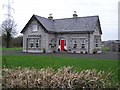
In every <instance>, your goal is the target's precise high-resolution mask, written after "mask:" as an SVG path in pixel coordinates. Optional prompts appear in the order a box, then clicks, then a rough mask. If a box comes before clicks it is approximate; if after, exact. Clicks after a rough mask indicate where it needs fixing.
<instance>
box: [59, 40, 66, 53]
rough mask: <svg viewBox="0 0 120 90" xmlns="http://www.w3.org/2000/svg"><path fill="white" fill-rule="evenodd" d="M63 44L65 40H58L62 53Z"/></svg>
mask: <svg viewBox="0 0 120 90" xmlns="http://www.w3.org/2000/svg"><path fill="white" fill-rule="evenodd" d="M64 43H65V40H60V48H61V50H60V51H64Z"/></svg>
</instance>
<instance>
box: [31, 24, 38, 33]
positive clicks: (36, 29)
mask: <svg viewBox="0 0 120 90" xmlns="http://www.w3.org/2000/svg"><path fill="white" fill-rule="evenodd" d="M32 31H33V32H36V31H38V26H37V25H36V24H33V25H32Z"/></svg>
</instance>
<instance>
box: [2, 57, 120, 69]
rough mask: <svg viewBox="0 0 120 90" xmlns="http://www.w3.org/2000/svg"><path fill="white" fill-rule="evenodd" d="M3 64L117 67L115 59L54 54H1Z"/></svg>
mask: <svg viewBox="0 0 120 90" xmlns="http://www.w3.org/2000/svg"><path fill="white" fill-rule="evenodd" d="M2 63H3V64H2V65H5V63H6V64H7V66H8V67H11V66H12V67H18V66H21V67H35V68H43V67H53V68H59V67H61V66H74V67H76V68H77V69H78V70H79V69H93V68H95V69H97V70H105V71H107V70H109V69H111V70H116V69H117V68H118V61H117V60H98V59H89V58H70V57H56V56H43V55H42V56H34V55H30V56H28V55H25V56H17V55H5V56H3V62H2Z"/></svg>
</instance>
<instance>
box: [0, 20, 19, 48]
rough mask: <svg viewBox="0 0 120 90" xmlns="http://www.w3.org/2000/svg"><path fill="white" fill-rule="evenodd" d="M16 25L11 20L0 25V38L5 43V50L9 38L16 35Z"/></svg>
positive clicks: (8, 44) (8, 43)
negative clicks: (0, 31)
mask: <svg viewBox="0 0 120 90" xmlns="http://www.w3.org/2000/svg"><path fill="white" fill-rule="evenodd" d="M16 26H17V24H15V22H14V21H13V20H10V19H9V20H5V21H3V23H2V36H3V37H2V38H3V40H4V41H5V42H4V43H5V45H6V48H9V46H10V41H11V38H12V37H13V36H14V35H15V34H16V30H15V28H16Z"/></svg>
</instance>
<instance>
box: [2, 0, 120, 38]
mask: <svg viewBox="0 0 120 90" xmlns="http://www.w3.org/2000/svg"><path fill="white" fill-rule="evenodd" d="M6 1H7V0H0V6H1V7H0V16H1V17H0V24H1V22H2V21H3V20H4V19H5V16H4V14H5V13H6V10H7V9H6V7H4V8H3V7H2V5H3V4H7V3H6ZM118 1H119V0H14V1H13V3H12V7H13V8H14V10H15V13H13V12H11V13H12V15H13V16H14V19H15V21H16V23H17V32H18V35H20V31H21V30H22V29H23V27H24V26H25V24H26V23H27V22H28V20H29V19H30V18H31V16H32V15H33V14H36V15H39V16H43V17H46V18H47V17H48V16H49V14H50V13H52V14H53V18H54V19H58V18H70V17H72V14H73V11H77V14H78V16H79V17H83V16H93V15H99V19H100V23H101V28H102V32H103V35H102V40H116V39H118Z"/></svg>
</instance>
